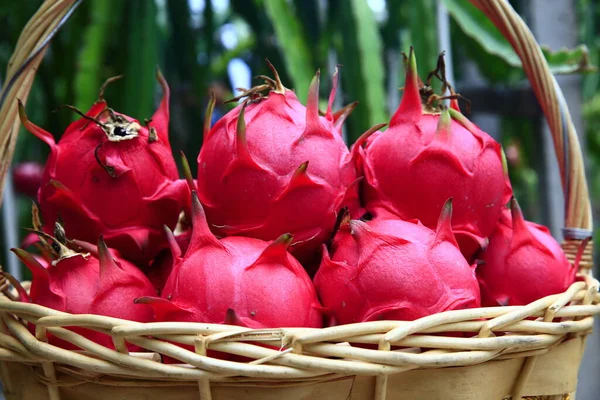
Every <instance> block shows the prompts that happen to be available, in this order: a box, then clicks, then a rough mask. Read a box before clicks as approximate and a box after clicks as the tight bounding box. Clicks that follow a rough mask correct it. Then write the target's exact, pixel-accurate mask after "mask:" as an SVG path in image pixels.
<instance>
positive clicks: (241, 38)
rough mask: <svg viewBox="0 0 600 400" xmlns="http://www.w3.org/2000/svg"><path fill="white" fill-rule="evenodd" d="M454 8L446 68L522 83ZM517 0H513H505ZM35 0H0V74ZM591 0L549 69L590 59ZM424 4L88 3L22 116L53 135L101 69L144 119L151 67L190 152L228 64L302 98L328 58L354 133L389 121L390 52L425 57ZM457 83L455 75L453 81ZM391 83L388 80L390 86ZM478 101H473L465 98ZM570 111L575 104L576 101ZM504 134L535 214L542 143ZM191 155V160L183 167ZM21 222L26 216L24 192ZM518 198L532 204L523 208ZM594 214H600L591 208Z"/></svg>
mask: <svg viewBox="0 0 600 400" xmlns="http://www.w3.org/2000/svg"><path fill="white" fill-rule="evenodd" d="M443 3H444V4H445V6H446V7H447V8H448V11H449V13H450V16H451V33H452V35H451V38H452V52H453V53H454V54H455V57H454V60H453V63H454V67H455V71H456V75H457V76H458V77H460V75H461V65H462V63H464V62H465V61H466V60H471V61H474V62H475V64H476V66H477V68H478V70H479V72H480V74H481V75H482V76H483V77H484V78H485V79H486V80H487V81H488V82H489V83H490V84H495V85H498V84H501V85H504V86H507V87H510V86H511V85H514V84H518V83H519V81H522V80H523V79H524V76H523V73H522V71H521V70H520V68H519V66H520V62H519V60H518V58H517V57H516V55H515V53H514V51H513V50H512V48H511V47H510V45H509V44H508V42H507V41H506V40H505V39H504V38H503V37H502V35H501V34H500V33H499V32H498V31H497V30H496V29H495V28H494V27H493V26H492V24H491V23H490V22H489V21H488V20H487V19H486V18H485V17H484V16H483V14H482V13H481V12H480V11H478V10H477V9H475V8H474V7H473V6H472V5H470V3H469V1H468V0H443ZM511 3H513V4H514V5H515V6H517V7H518V6H519V4H520V2H519V1H513V2H511ZM40 4H41V1H40V0H19V1H3V2H0V76H4V75H5V72H6V69H5V68H6V65H7V63H8V59H9V57H10V54H11V52H12V50H13V48H14V45H15V43H16V41H17V39H18V35H19V33H20V32H21V29H22V27H23V26H24V25H25V23H26V22H27V20H28V19H29V18H30V17H31V16H32V15H33V13H34V12H35V10H37V8H38V7H39V6H40ZM596 4H597V2H596V1H592V0H579V10H581V13H580V22H581V38H582V42H583V43H585V44H587V46H588V47H589V53H588V49H587V48H586V47H583V46H581V47H578V48H576V49H573V50H568V51H567V50H564V51H560V52H552V51H550V50H545V54H546V57H547V58H548V60H549V62H550V64H551V66H552V68H553V69H554V71H555V72H561V73H573V72H580V71H582V70H586V69H588V67H589V64H588V63H587V61H588V59H589V61H590V62H591V63H592V64H596V63H597V62H598V57H599V55H600V35H599V32H598V26H597V25H598V23H597V22H596V21H600V14H599V12H598V7H597V5H596ZM437 5H438V2H436V1H434V0H423V1H418V2H414V1H407V0H393V1H392V0H387V1H386V0H368V1H367V0H253V1H250V0H213V1H210V0H193V1H188V0H156V1H149V0H130V1H121V0H88V1H84V2H83V3H82V4H81V6H80V7H79V9H78V10H77V11H76V12H75V14H74V15H73V17H72V19H71V20H70V21H69V22H68V23H67V24H66V25H65V26H64V28H63V30H62V31H61V32H60V33H59V34H58V35H57V36H56V37H55V39H54V41H53V43H52V46H51V48H50V50H49V51H48V53H47V55H46V57H45V59H44V61H43V63H42V65H41V67H40V69H39V73H38V76H37V78H36V81H35V84H34V87H33V89H32V95H31V98H30V101H29V102H28V105H27V111H28V114H29V116H30V119H31V120H33V121H35V122H36V123H37V124H39V125H41V126H43V127H45V128H46V129H47V130H49V131H50V132H52V133H53V134H54V135H55V136H56V137H57V138H58V137H59V136H60V134H61V132H63V131H64V130H65V128H66V127H67V125H68V123H69V122H70V121H72V120H74V119H75V117H76V116H75V115H74V114H73V113H70V112H69V111H67V110H60V111H58V112H54V111H55V110H56V109H57V108H58V107H59V106H60V105H62V104H72V105H75V106H76V107H78V108H79V109H81V110H86V109H87V108H88V107H90V105H91V104H92V102H93V101H94V100H95V99H96V97H97V94H98V89H99V88H100V85H101V84H102V82H104V80H106V79H107V78H109V77H112V76H115V75H120V74H124V75H125V77H124V78H123V79H121V80H119V81H116V82H115V83H113V84H111V85H110V87H109V88H108V89H107V91H106V95H105V97H106V99H107V100H108V102H109V104H110V105H111V106H112V107H113V108H114V109H116V110H119V111H120V112H123V113H125V114H127V115H131V116H132V117H135V118H137V119H139V120H143V119H144V118H149V117H150V116H151V115H152V113H153V111H154V107H155V106H156V105H157V103H158V101H159V99H160V95H161V93H160V88H159V86H158V84H157V83H156V79H155V74H156V68H157V67H159V68H160V69H161V70H162V71H163V73H164V75H165V76H166V78H167V81H168V82H169V84H170V86H171V93H172V97H171V118H172V119H171V132H170V135H171V142H172V145H173V148H174V150H175V151H178V150H179V149H185V151H186V153H187V156H188V158H190V159H193V158H195V157H196V155H197V152H198V151H199V148H200V146H201V144H202V134H201V131H202V128H201V127H202V124H203V118H204V109H205V107H206V104H207V100H208V94H209V92H210V91H211V90H213V91H215V93H216V95H217V99H218V101H219V105H218V107H217V109H216V111H215V117H219V116H221V115H223V114H224V113H226V112H227V111H228V110H229V109H230V107H232V105H224V104H223V100H226V99H228V98H230V97H233V96H234V93H236V89H237V88H236V87H233V86H232V80H231V75H230V70H229V68H230V67H231V66H232V65H233V64H232V60H238V61H241V62H243V63H244V64H245V65H247V67H248V68H249V71H250V73H251V76H256V75H259V74H267V75H269V74H270V71H269V70H268V68H267V65H266V63H265V61H264V60H265V58H268V59H269V60H270V61H271V62H272V63H273V64H274V65H275V66H276V68H277V69H278V71H279V74H280V75H281V77H282V80H283V82H284V85H285V86H287V87H289V88H293V89H294V90H295V91H296V93H297V94H298V96H299V98H300V99H301V100H302V101H304V100H305V99H306V95H307V90H308V85H309V83H310V80H311V79H312V77H313V76H314V74H315V72H316V71H317V69H320V70H321V97H322V99H323V101H325V99H326V98H327V96H328V92H329V90H330V88H331V76H332V74H333V71H334V68H335V66H336V64H339V65H341V73H340V74H341V83H340V93H339V94H340V99H339V100H338V102H337V103H336V105H337V107H341V106H343V105H346V104H348V103H350V102H352V101H358V102H359V106H358V107H357V109H356V110H355V111H354V113H353V115H352V116H351V117H350V118H349V120H348V121H347V125H346V134H347V137H348V140H349V143H352V142H353V140H355V139H356V138H357V137H358V136H359V135H360V134H361V133H362V132H364V131H365V130H367V129H368V128H369V127H370V126H372V125H374V124H376V123H381V122H387V121H388V120H389V117H390V115H391V113H392V112H393V111H394V110H393V108H395V106H396V105H397V104H395V103H397V98H398V97H397V96H396V97H395V98H396V100H394V96H393V93H390V92H391V91H392V90H395V89H396V88H399V87H401V86H402V85H403V80H404V78H403V75H404V72H403V69H402V61H401V56H400V53H401V52H402V51H407V50H408V49H409V46H410V45H414V46H415V48H416V54H417V59H418V65H419V70H420V73H421V74H422V76H423V75H425V74H426V73H427V72H428V71H429V70H431V69H432V68H433V67H434V66H435V63H436V59H437V54H438V49H439V45H438V43H437V37H438V32H437V21H436V7H437ZM599 86H600V79H599V78H598V75H597V74H589V75H586V76H585V78H584V91H583V92H584V95H585V99H586V105H585V116H586V119H587V121H588V122H589V124H588V126H589V127H590V129H589V130H588V141H589V154H590V157H589V163H588V164H589V166H590V168H592V169H593V170H594V171H597V170H598V166H599V165H600V164H599V163H600V139H599V135H598V133H597V130H596V128H595V127H597V126H600V124H599V123H598V122H600V94H599V93H600V91H599V90H598V89H599ZM456 87H457V89H458V91H459V92H460V89H461V88H460V85H456ZM391 88H393V89H391ZM473 108H474V110H475V111H476V110H477V105H476V104H474V105H473ZM574 111H575V112H577V110H574ZM501 127H502V129H501V130H502V131H503V132H509V134H506V135H505V136H504V137H503V139H502V141H503V144H504V145H505V146H507V147H509V148H510V151H511V154H512V155H516V158H514V160H516V161H514V162H512V164H511V177H512V179H513V184H514V186H515V192H516V193H517V195H518V196H519V197H522V198H525V199H526V200H525V203H526V204H525V205H524V208H525V209H526V210H527V209H531V210H533V211H532V212H531V214H532V215H531V216H530V218H532V219H539V217H540V216H539V215H536V213H535V206H534V205H535V204H536V203H537V201H538V200H539V199H538V198H537V193H538V190H537V185H538V180H539V179H538V177H537V174H536V172H535V169H534V161H533V160H531V159H530V157H529V156H528V155H530V154H532V153H534V152H535V151H538V150H539V146H538V145H537V144H536V143H534V141H533V139H532V135H531V131H532V129H533V124H532V122H531V121H527V120H522V119H515V118H508V117H502V120H501ZM46 154H47V149H46V148H45V146H44V145H42V144H41V143H40V142H39V141H38V140H36V139H35V138H34V137H33V136H32V135H29V134H26V133H23V134H21V135H20V137H19V143H18V147H17V152H16V154H15V162H20V161H23V160H40V161H42V160H44V159H45V157H46ZM194 167H195V166H194V163H192V168H194ZM590 176H591V177H592V178H591V179H592V181H591V183H592V185H591V187H592V189H593V190H592V192H593V194H594V198H595V199H598V198H600V196H599V195H600V174H590ZM22 202H23V203H22V205H23V206H22V207H21V210H22V213H23V216H22V221H23V223H22V225H27V221H28V218H29V214H28V208H29V207H28V204H27V200H22ZM528 205H529V207H528ZM595 208H596V212H595V215H598V214H600V213H599V212H598V211H600V210H598V204H595Z"/></svg>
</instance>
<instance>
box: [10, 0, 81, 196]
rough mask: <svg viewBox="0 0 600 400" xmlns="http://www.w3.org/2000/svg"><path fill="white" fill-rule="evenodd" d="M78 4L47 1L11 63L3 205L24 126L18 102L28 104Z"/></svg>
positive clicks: (66, 0) (23, 34)
mask: <svg viewBox="0 0 600 400" xmlns="http://www.w3.org/2000/svg"><path fill="white" fill-rule="evenodd" d="M75 2H76V0H45V1H44V3H42V5H41V6H40V8H39V9H38V10H37V12H36V13H35V14H34V15H33V17H31V19H30V20H29V22H27V25H25V27H24V28H23V31H22V32H21V35H20V36H19V40H18V42H17V45H16V46H15V52H14V53H13V55H12V56H11V58H10V60H9V61H8V70H7V72H6V80H5V81H4V85H3V87H2V90H1V91H0V202H1V201H2V193H3V191H4V190H3V189H4V180H5V178H6V174H7V172H8V168H9V166H10V163H11V161H12V158H13V154H14V151H15V145H16V143H17V136H18V133H19V128H20V126H21V122H20V121H19V118H17V112H18V110H17V99H20V100H21V101H22V102H23V104H25V103H26V102H27V97H28V96H29V92H30V90H31V85H32V84H33V79H34V77H35V73H36V72H37V69H38V66H39V64H40V62H41V61H42V59H43V58H44V55H45V53H46V49H47V47H48V44H50V40H51V39H52V37H53V36H54V35H55V34H56V32H57V31H58V30H59V29H60V27H61V26H62V25H63V24H64V23H65V22H66V20H67V19H68V18H69V16H70V15H71V14H72V13H73V11H74V10H75V8H76V7H73V4H74V3H75ZM77 4H79V2H78V3H77Z"/></svg>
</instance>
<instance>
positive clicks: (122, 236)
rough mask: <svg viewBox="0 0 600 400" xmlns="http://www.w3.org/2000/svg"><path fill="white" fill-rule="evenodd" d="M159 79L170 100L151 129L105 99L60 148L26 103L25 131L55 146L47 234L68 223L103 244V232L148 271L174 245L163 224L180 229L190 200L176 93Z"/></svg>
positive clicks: (42, 194)
mask: <svg viewBox="0 0 600 400" xmlns="http://www.w3.org/2000/svg"><path fill="white" fill-rule="evenodd" d="M158 80H159V82H160V84H161V86H162V88H163V99H162V101H161V104H160V107H159V108H158V110H157V111H156V113H155V114H154V116H153V117H152V119H151V120H150V121H149V122H148V123H147V124H146V125H147V126H141V125H140V124H139V123H138V121H137V120H134V119H132V118H130V117H127V116H125V115H123V114H119V113H116V112H114V111H113V110H112V109H110V108H108V106H107V104H106V102H105V101H104V99H103V98H102V94H101V95H100V99H99V100H98V101H97V102H96V103H95V104H94V105H93V106H92V107H91V109H90V110H89V111H88V112H87V114H85V115H83V114H82V118H81V119H79V120H77V121H75V122H74V123H72V124H71V125H70V126H69V127H68V128H67V130H66V132H65V133H64V134H63V136H62V138H61V139H60V141H59V142H58V143H55V141H54V138H53V136H52V135H51V134H50V133H48V132H47V131H45V130H43V129H42V128H40V127H38V126H36V125H34V124H33V123H32V122H31V121H29V120H28V119H27V116H26V115H25V110H24V108H23V106H22V105H20V107H19V114H20V117H21V121H22V123H23V125H24V126H25V128H27V129H28V130H29V131H30V132H31V133H33V134H34V135H35V136H37V137H38V138H40V139H41V140H43V141H44V142H46V143H47V144H48V145H49V146H50V156H49V158H48V161H47V162H46V166H45V169H44V176H43V182H42V186H41V188H40V190H39V192H38V201H39V203H40V207H41V210H42V215H43V219H44V222H45V226H46V229H45V230H46V231H47V232H51V229H52V227H53V226H54V222H55V221H57V220H59V219H60V220H61V221H62V222H63V224H64V226H65V230H66V232H67V233H68V234H69V236H71V237H77V238H78V239H81V240H85V241H88V242H95V241H96V239H97V238H98V236H99V235H100V234H102V235H104V238H105V240H106V242H107V243H108V245H109V246H110V247H112V248H115V249H118V250H119V251H120V252H121V253H122V254H123V255H124V256H125V257H126V258H127V259H129V260H131V261H134V262H137V263H139V264H140V265H147V264H148V262H149V261H150V260H151V259H152V258H153V257H154V256H155V255H156V254H157V253H158V252H159V251H160V250H161V249H162V248H164V247H165V246H166V242H165V239H164V234H163V225H164V224H166V225H168V226H169V227H171V228H173V227H174V226H175V224H176V223H177V217H178V215H179V212H180V211H181V208H182V207H183V205H184V201H185V200H187V196H186V195H185V193H186V191H185V190H183V189H185V185H181V184H180V183H184V182H181V181H178V177H179V176H178V172H177V167H176V165H175V161H174V159H173V156H172V154H171V146H170V144H169V138H168V124H169V108H168V106H169V104H168V103H169V88H168V86H167V83H166V81H165V80H164V78H163V77H162V75H161V74H160V73H159V74H158ZM101 93H102V92H101Z"/></svg>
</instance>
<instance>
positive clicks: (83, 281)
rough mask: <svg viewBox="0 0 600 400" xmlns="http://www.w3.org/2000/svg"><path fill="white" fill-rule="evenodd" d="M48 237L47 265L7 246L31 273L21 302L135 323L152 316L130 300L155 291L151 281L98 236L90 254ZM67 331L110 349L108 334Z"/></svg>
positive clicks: (55, 340)
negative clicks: (53, 256)
mask: <svg viewBox="0 0 600 400" xmlns="http://www.w3.org/2000/svg"><path fill="white" fill-rule="evenodd" d="M48 238H50V239H51V240H52V247H53V248H54V249H55V251H56V252H57V253H58V254H57V258H56V259H55V260H54V261H53V262H52V263H51V264H50V265H49V266H47V267H45V266H44V265H42V264H41V263H40V262H39V261H38V260H37V259H36V258H35V257H34V256H33V255H31V254H30V253H28V252H26V251H25V250H21V249H11V250H12V251H13V252H14V253H15V254H16V255H17V257H19V259H21V261H22V262H23V263H24V264H25V265H26V266H27V268H29V270H30V271H31V273H32V274H33V281H32V283H31V289H30V298H27V297H26V296H25V295H26V293H24V294H23V293H22V295H21V297H22V300H25V301H30V302H32V303H35V304H39V305H42V306H45V307H49V308H52V309H55V310H58V311H64V312H68V313H72V314H96V315H106V316H109V317H115V318H123V319H127V320H131V321H138V322H149V321H151V320H152V316H153V314H152V309H151V308H150V307H148V306H146V305H135V304H134V300H135V299H136V298H138V297H140V296H148V295H152V294H153V293H155V291H154V288H153V287H152V284H151V283H150V281H149V280H148V278H146V277H145V276H144V274H143V273H142V272H141V271H140V270H139V269H138V268H137V267H136V266H135V265H133V264H131V263H129V262H127V261H125V260H119V259H116V258H115V257H114V253H111V252H110V251H109V249H108V248H107V247H106V244H105V243H104V240H103V239H102V237H100V239H99V240H98V247H97V252H96V254H89V253H87V254H83V253H77V252H75V251H73V250H71V249H69V248H68V247H66V246H65V244H64V243H61V242H60V241H59V240H56V239H54V238H52V237H48ZM24 296H25V297H24ZM72 330H73V331H75V332H77V333H80V334H81V335H83V336H85V337H87V338H88V339H90V340H92V341H94V342H96V343H99V344H101V345H103V346H106V347H110V348H114V344H113V342H112V339H111V338H110V336H108V335H105V334H103V333H100V332H96V331H92V330H89V329H83V328H72ZM50 343H53V344H55V345H57V346H61V347H64V348H69V349H75V348H76V347H75V346H74V345H72V344H70V343H68V342H65V341H63V340H60V339H58V338H55V337H52V338H50ZM132 348H134V347H132Z"/></svg>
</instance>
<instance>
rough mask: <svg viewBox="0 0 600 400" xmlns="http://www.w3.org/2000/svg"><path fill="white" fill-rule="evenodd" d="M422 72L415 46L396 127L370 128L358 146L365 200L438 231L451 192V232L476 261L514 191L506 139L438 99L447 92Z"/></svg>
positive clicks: (377, 210) (454, 104)
mask: <svg viewBox="0 0 600 400" xmlns="http://www.w3.org/2000/svg"><path fill="white" fill-rule="evenodd" d="M442 60H443V59H442ZM416 71H417V68H416V61H415V55H414V52H413V51H412V49H411V52H410V55H409V60H408V67H407V73H406V83H405V87H404V95H403V96H402V102H401V104H400V106H399V107H398V110H397V111H396V113H395V114H394V116H393V117H392V119H391V121H390V124H389V129H387V130H386V131H385V132H381V133H378V134H376V135H372V136H370V137H368V135H369V134H370V133H372V131H370V132H368V133H367V135H363V137H361V138H360V139H359V140H358V141H357V143H356V144H355V145H354V148H353V154H354V156H355V158H357V159H358V160H357V164H358V166H359V168H360V169H361V170H362V171H363V172H364V176H365V181H364V193H363V195H364V202H365V206H366V208H367V210H369V211H371V212H373V213H374V214H376V215H386V214H391V215H395V216H397V217H400V218H401V219H404V220H407V219H413V218H414V219H418V220H420V221H421V222H422V223H423V224H424V225H425V226H427V227H429V228H432V229H433V228H435V225H436V221H437V217H438V215H439V213H440V210H441V208H442V205H443V204H444V202H445V201H446V199H448V198H450V197H452V198H453V199H454V215H453V218H452V230H453V231H454V234H455V235H456V239H457V241H458V243H459V245H460V248H461V250H462V252H463V254H464V256H465V257H466V258H467V259H468V260H471V258H472V256H473V254H474V253H475V252H476V251H477V250H478V249H479V248H480V247H485V245H486V243H487V242H486V238H487V236H489V235H490V234H491V233H492V231H493V230H494V227H495V226H496V223H497V221H498V218H499V217H500V213H501V211H502V208H503V207H504V206H505V205H506V204H507V203H508V201H509V200H510V197H511V195H512V189H511V187H510V183H509V181H508V180H507V179H505V171H504V168H503V162H502V156H501V149H500V145H499V144H498V143H497V142H496V141H494V140H493V139H492V138H491V137H490V136H489V135H488V134H487V133H485V132H483V131H481V130H480V129H479V128H478V127H476V126H475V125H474V124H473V123H471V122H470V121H469V120H468V119H467V118H466V117H465V116H464V115H462V114H461V113H460V112H459V111H458V110H457V109H458V106H457V104H458V103H457V102H455V101H453V102H452V104H451V108H450V109H446V108H445V107H444V106H442V105H440V106H435V105H433V103H431V101H432V100H434V99H439V98H440V97H439V96H437V97H436V95H433V96H432V95H431V93H430V87H429V85H423V84H422V83H421V82H420V80H419V77H418V75H417V72H416ZM444 79H445V78H444ZM444 84H446V82H445V81H444ZM420 86H421V88H420ZM363 143H365V144H366V146H365V148H364V150H363V149H361V145H362V144H363Z"/></svg>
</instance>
